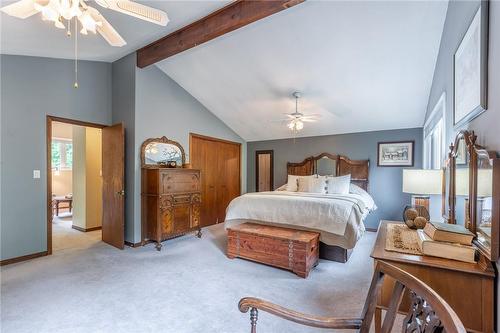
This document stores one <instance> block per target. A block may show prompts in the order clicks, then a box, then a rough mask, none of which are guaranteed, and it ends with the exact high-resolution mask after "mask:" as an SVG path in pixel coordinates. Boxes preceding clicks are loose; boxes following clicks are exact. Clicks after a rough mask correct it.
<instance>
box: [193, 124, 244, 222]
mask: <svg viewBox="0 0 500 333" xmlns="http://www.w3.org/2000/svg"><path fill="white" fill-rule="evenodd" d="M189 149H190V163H191V167H192V168H194V169H200V170H201V183H202V194H201V201H202V203H201V212H200V213H201V214H200V215H201V226H202V227H206V226H209V225H212V224H215V223H220V222H224V218H225V215H226V208H227V205H228V204H229V202H231V200H232V199H234V198H235V197H237V196H239V195H240V169H241V161H240V144H239V143H236V142H234V143H233V142H230V141H224V140H220V139H216V138H210V137H206V136H202V135H198V134H191V136H190V148H189Z"/></svg>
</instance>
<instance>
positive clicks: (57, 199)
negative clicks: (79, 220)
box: [52, 195, 73, 201]
mask: <svg viewBox="0 0 500 333" xmlns="http://www.w3.org/2000/svg"><path fill="white" fill-rule="evenodd" d="M52 200H55V201H73V198H66V197H65V196H64V195H63V196H60V197H53V198H52Z"/></svg>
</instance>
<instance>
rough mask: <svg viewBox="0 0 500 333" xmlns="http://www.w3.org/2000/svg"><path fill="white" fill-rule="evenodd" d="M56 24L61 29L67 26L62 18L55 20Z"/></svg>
mask: <svg viewBox="0 0 500 333" xmlns="http://www.w3.org/2000/svg"><path fill="white" fill-rule="evenodd" d="M54 25H55V26H56V28H59V29H66V26H64V23H62V22H61V20H56V21H55V22H54Z"/></svg>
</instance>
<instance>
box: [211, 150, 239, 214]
mask: <svg viewBox="0 0 500 333" xmlns="http://www.w3.org/2000/svg"><path fill="white" fill-rule="evenodd" d="M218 163H219V168H218V169H219V170H220V178H219V180H220V182H219V186H218V188H217V194H218V198H217V202H218V209H217V222H218V223H220V222H224V220H225V218H226V208H227V206H228V205H229V203H230V202H231V200H233V199H234V198H236V197H237V196H239V195H240V193H241V190H240V145H238V144H233V143H226V142H219V143H218Z"/></svg>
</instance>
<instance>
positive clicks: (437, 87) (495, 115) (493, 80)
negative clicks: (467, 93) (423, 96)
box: [427, 1, 500, 331]
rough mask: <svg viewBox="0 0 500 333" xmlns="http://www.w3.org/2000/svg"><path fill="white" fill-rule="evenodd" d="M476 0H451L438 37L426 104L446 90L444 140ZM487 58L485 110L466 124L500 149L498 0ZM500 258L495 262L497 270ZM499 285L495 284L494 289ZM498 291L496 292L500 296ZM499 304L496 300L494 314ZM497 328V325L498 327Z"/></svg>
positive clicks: (453, 131)
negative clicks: (459, 53)
mask: <svg viewBox="0 0 500 333" xmlns="http://www.w3.org/2000/svg"><path fill="white" fill-rule="evenodd" d="M478 6H479V4H478V2H477V1H450V3H449V6H448V12H447V14H446V21H445V25H444V29H443V36H442V38H441V47H440V50H439V56H438V61H437V63H436V69H435V72H434V81H433V84H432V90H431V94H430V98H429V105H428V107H427V112H428V114H429V113H430V112H431V111H432V108H433V107H434V105H435V104H436V102H437V101H438V99H439V97H440V95H441V94H442V93H443V91H444V92H446V96H447V98H446V118H447V126H446V128H447V135H446V136H447V142H450V143H451V142H452V140H453V138H454V136H455V134H456V130H457V129H453V124H452V121H453V120H452V119H453V110H452V105H453V104H452V101H453V54H454V53H455V50H456V49H457V47H458V45H459V43H460V41H461V39H462V37H463V35H464V34H465V32H466V31H467V28H468V26H469V23H470V22H471V20H472V17H473V16H474V14H475V12H476V10H477V8H478ZM488 53H489V59H488V110H487V111H486V112H485V113H483V114H482V115H480V116H479V117H478V118H476V119H474V120H473V121H472V122H471V123H470V124H468V125H467V126H466V128H468V129H470V130H474V131H475V132H476V134H477V135H478V143H479V144H481V145H483V146H485V147H486V148H487V149H490V150H495V151H497V152H500V133H499V125H500V93H499V92H500V2H499V1H490V27H489V52H488ZM499 268H500V262H497V270H498V269H499ZM499 290H500V285H497V293H498V291H499ZM499 297H500V295H497V299H499ZM499 316H500V307H499V306H498V302H497V317H499ZM497 331H498V329H497Z"/></svg>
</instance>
